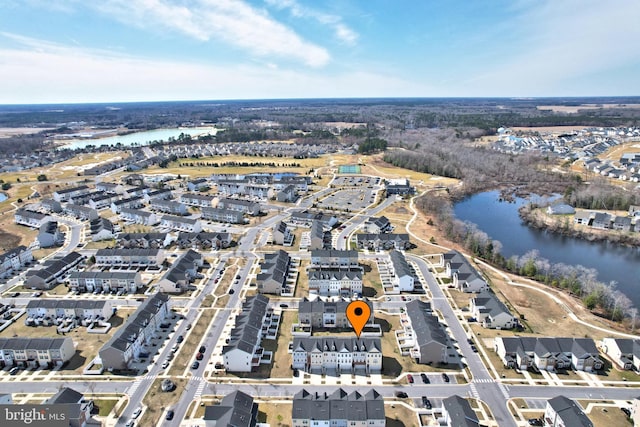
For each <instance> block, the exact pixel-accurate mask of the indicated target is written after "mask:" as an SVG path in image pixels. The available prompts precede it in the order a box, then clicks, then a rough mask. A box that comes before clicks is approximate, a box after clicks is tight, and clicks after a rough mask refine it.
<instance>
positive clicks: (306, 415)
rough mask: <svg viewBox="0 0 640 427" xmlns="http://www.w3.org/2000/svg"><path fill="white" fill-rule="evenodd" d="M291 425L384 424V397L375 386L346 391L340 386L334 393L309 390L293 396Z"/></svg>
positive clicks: (378, 426)
mask: <svg viewBox="0 0 640 427" xmlns="http://www.w3.org/2000/svg"><path fill="white" fill-rule="evenodd" d="M291 418H292V425H293V427H309V426H327V427H328V426H331V427H354V426H355V427H384V426H385V425H386V424H385V423H386V418H385V412H384V399H383V398H382V396H381V395H380V393H378V392H377V391H375V390H374V389H371V390H369V391H367V392H366V393H364V394H363V393H361V392H360V391H353V392H351V393H347V392H346V391H345V390H343V389H341V388H339V389H338V390H336V391H334V392H333V393H330V394H329V393H327V392H309V391H307V390H305V389H302V390H300V391H299V392H297V393H296V394H294V395H293V408H292V411H291Z"/></svg>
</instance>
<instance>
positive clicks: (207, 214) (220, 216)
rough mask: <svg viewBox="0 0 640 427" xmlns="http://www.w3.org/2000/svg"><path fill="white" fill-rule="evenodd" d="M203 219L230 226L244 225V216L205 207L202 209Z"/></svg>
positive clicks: (231, 211) (227, 210) (236, 212)
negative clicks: (225, 223) (226, 223)
mask: <svg viewBox="0 0 640 427" xmlns="http://www.w3.org/2000/svg"><path fill="white" fill-rule="evenodd" d="M200 212H201V213H202V219H206V220H209V221H216V222H228V223H230V224H244V222H245V221H244V214H243V213H242V212H240V211H234V210H231V209H220V208H210V207H203V208H201V209H200Z"/></svg>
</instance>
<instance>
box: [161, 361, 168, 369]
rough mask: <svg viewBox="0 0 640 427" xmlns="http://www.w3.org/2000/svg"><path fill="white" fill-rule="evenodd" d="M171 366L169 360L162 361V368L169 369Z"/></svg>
mask: <svg viewBox="0 0 640 427" xmlns="http://www.w3.org/2000/svg"><path fill="white" fill-rule="evenodd" d="M168 367H169V361H168V360H165V361H164V362H162V369H167V368H168Z"/></svg>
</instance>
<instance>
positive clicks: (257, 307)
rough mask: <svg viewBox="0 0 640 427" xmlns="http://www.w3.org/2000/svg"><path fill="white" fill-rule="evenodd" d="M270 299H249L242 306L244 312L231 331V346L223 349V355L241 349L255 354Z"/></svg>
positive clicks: (257, 296) (263, 297) (258, 296)
mask: <svg viewBox="0 0 640 427" xmlns="http://www.w3.org/2000/svg"><path fill="white" fill-rule="evenodd" d="M268 305H269V298H267V297H265V296H264V295H262V294H257V295H254V296H251V297H248V298H247V299H246V300H245V302H244V303H243V304H242V312H241V313H240V314H239V315H238V316H237V317H236V324H235V326H234V328H233V329H232V330H231V333H230V337H229V344H227V345H225V346H224V347H223V348H222V354H225V353H228V352H229V351H231V350H235V349H240V350H242V351H245V352H247V353H253V349H254V348H255V346H256V345H257V344H259V342H258V341H259V339H260V330H261V328H262V321H263V319H264V316H265V314H266V312H267V307H268Z"/></svg>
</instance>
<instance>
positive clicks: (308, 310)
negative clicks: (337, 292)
mask: <svg viewBox="0 0 640 427" xmlns="http://www.w3.org/2000/svg"><path fill="white" fill-rule="evenodd" d="M360 301H363V302H365V303H366V304H367V305H368V306H369V308H370V313H371V314H370V315H369V318H368V319H367V322H366V323H367V324H373V304H372V303H371V301H369V300H368V299H362V300H360ZM350 302H351V301H350V300H346V299H342V298H341V299H339V300H337V301H324V300H322V299H320V298H318V299H315V300H313V301H311V300H309V299H307V298H302V300H300V302H299V304H298V320H299V322H300V323H301V324H303V325H308V326H311V328H315V329H324V328H328V329H334V328H338V329H343V328H349V327H351V323H350V322H349V319H348V318H347V306H348V305H349V303H350Z"/></svg>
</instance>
